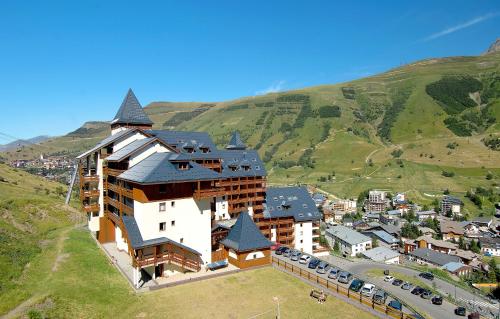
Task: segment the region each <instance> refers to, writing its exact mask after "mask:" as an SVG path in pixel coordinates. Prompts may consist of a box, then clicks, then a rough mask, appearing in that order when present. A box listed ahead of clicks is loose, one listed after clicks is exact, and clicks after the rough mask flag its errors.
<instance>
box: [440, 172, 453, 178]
mask: <svg viewBox="0 0 500 319" xmlns="http://www.w3.org/2000/svg"><path fill="white" fill-rule="evenodd" d="M441 175H443V176H444V177H453V176H455V173H454V172H448V171H443V172H442V173H441Z"/></svg>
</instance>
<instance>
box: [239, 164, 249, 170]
mask: <svg viewBox="0 0 500 319" xmlns="http://www.w3.org/2000/svg"><path fill="white" fill-rule="evenodd" d="M241 167H243V170H245V171H249V170H250V165H242V166H241Z"/></svg>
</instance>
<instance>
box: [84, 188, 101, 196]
mask: <svg viewBox="0 0 500 319" xmlns="http://www.w3.org/2000/svg"><path fill="white" fill-rule="evenodd" d="M99 195H100V191H99V190H98V189H82V190H81V191H80V197H81V198H98V197H99Z"/></svg>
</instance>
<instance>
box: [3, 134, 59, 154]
mask: <svg viewBox="0 0 500 319" xmlns="http://www.w3.org/2000/svg"><path fill="white" fill-rule="evenodd" d="M49 138H50V137H49V136H47V135H40V136H36V137H32V138H30V139H27V140H16V141H13V142H10V143H7V144H3V145H0V152H5V151H9V150H12V149H16V148H18V147H21V146H28V145H32V144H39V143H41V142H43V141H46V140H48V139H49Z"/></svg>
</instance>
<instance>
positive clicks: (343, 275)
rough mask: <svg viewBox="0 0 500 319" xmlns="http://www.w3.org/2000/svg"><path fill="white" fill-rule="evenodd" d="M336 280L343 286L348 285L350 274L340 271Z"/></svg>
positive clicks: (350, 278)
mask: <svg viewBox="0 0 500 319" xmlns="http://www.w3.org/2000/svg"><path fill="white" fill-rule="evenodd" d="M337 280H338V282H341V283H343V284H348V283H349V282H350V281H351V280H352V274H351V273H348V272H347V271H341V272H340V273H339V276H338V279H337Z"/></svg>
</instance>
